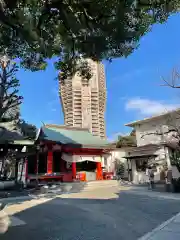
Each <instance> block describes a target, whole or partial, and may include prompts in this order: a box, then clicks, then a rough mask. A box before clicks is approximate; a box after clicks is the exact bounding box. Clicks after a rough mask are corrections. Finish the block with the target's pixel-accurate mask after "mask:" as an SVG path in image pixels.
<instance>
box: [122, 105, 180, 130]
mask: <svg viewBox="0 0 180 240" xmlns="http://www.w3.org/2000/svg"><path fill="white" fill-rule="evenodd" d="M175 113H177V114H178V117H179V114H180V108H177V109H175V110H172V111H165V112H164V113H161V114H159V115H155V116H152V117H148V118H144V119H141V120H137V121H134V122H130V123H126V124H125V126H127V127H134V126H136V125H138V124H141V123H144V122H149V121H151V120H156V119H159V118H161V117H164V116H169V115H171V114H175Z"/></svg>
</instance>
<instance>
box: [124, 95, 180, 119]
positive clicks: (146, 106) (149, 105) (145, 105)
mask: <svg viewBox="0 0 180 240" xmlns="http://www.w3.org/2000/svg"><path fill="white" fill-rule="evenodd" d="M179 107H180V104H168V103H163V102H160V101H154V100H150V99H143V98H132V99H129V100H128V101H127V102H126V105H125V108H126V110H135V111H137V113H139V114H141V115H147V116H149V115H156V114H160V113H163V112H167V111H171V110H174V109H176V108H179Z"/></svg>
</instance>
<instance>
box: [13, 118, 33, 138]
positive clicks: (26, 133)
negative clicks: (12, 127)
mask: <svg viewBox="0 0 180 240" xmlns="http://www.w3.org/2000/svg"><path fill="white" fill-rule="evenodd" d="M17 127H18V128H19V129H20V131H21V134H22V136H23V137H24V138H25V139H29V140H35V139H36V134H37V128H36V126H35V125H33V124H30V123H27V122H26V121H25V120H23V119H20V120H19V122H18V123H17Z"/></svg>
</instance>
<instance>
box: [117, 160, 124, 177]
mask: <svg viewBox="0 0 180 240" xmlns="http://www.w3.org/2000/svg"><path fill="white" fill-rule="evenodd" d="M115 171H116V175H117V176H120V177H121V178H123V177H124V173H125V164H124V163H123V162H121V161H120V160H119V159H115Z"/></svg>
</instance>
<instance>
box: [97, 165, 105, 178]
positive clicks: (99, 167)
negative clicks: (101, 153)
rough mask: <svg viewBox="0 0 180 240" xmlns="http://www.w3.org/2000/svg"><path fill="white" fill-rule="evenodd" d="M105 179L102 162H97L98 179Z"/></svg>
mask: <svg viewBox="0 0 180 240" xmlns="http://www.w3.org/2000/svg"><path fill="white" fill-rule="evenodd" d="M102 179H103V172H102V167H101V162H97V163H96V180H102Z"/></svg>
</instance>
